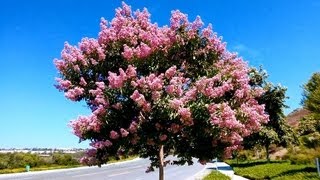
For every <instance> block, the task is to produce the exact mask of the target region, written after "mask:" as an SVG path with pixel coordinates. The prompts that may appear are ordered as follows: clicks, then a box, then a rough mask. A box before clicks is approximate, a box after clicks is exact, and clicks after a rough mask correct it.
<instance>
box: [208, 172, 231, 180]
mask: <svg viewBox="0 0 320 180" xmlns="http://www.w3.org/2000/svg"><path fill="white" fill-rule="evenodd" d="M230 179H231V178H230V177H229V176H226V175H224V174H222V173H220V172H218V171H212V172H211V173H210V174H209V175H208V176H206V177H205V178H204V179H203V180H230Z"/></svg>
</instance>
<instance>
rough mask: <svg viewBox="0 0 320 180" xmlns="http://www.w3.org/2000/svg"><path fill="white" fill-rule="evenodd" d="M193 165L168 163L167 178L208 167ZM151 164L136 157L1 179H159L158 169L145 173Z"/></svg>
mask: <svg viewBox="0 0 320 180" xmlns="http://www.w3.org/2000/svg"><path fill="white" fill-rule="evenodd" d="M194 162H195V163H194V164H193V165H192V166H188V165H184V166H176V165H174V166H173V165H168V166H167V167H165V179H166V180H171V179H173V180H194V179H197V178H196V177H197V176H196V174H198V175H199V173H200V172H202V171H203V170H204V169H205V168H206V167H205V166H203V165H201V164H199V163H197V162H196V160H194ZM148 165H149V160H147V159H135V160H132V161H129V162H121V163H115V164H109V165H106V166H102V167H101V168H99V167H80V168H73V169H62V170H49V171H41V172H26V173H17V174H5V175H0V179H19V180H29V179H30V180H33V179H34V180H45V179H57V180H69V179H71V180H72V179H77V180H102V179H108V180H127V179H128V180H149V179H150V180H153V179H155V180H156V179H158V170H157V169H155V171H154V172H150V173H145V170H146V169H147V167H148Z"/></svg>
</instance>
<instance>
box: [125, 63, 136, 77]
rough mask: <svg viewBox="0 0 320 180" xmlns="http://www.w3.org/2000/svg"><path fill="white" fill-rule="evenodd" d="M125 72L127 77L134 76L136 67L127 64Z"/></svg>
mask: <svg viewBox="0 0 320 180" xmlns="http://www.w3.org/2000/svg"><path fill="white" fill-rule="evenodd" d="M126 74H127V76H128V78H134V77H136V76H137V71H136V68H135V67H133V66H132V65H129V66H128V68H127V70H126Z"/></svg>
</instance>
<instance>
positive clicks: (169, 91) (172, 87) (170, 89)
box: [166, 85, 174, 95]
mask: <svg viewBox="0 0 320 180" xmlns="http://www.w3.org/2000/svg"><path fill="white" fill-rule="evenodd" d="M166 92H167V93H168V94H170V95H173V93H174V85H168V86H167V87H166Z"/></svg>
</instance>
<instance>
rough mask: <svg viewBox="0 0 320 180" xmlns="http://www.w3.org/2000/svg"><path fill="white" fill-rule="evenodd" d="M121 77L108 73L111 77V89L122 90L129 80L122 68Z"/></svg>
mask: <svg viewBox="0 0 320 180" xmlns="http://www.w3.org/2000/svg"><path fill="white" fill-rule="evenodd" d="M119 72H120V74H119V76H117V74H116V73H113V72H110V71H109V72H108V74H109V77H108V80H109V87H110V88H121V87H123V85H124V82H125V81H126V80H127V75H126V73H125V72H124V71H123V69H122V68H119Z"/></svg>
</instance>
